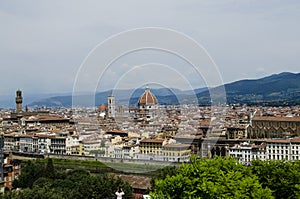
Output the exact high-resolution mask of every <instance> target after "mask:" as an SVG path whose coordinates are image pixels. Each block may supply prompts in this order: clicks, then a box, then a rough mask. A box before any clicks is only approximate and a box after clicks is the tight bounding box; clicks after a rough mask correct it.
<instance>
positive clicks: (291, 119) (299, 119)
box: [253, 116, 300, 122]
mask: <svg viewBox="0 0 300 199" xmlns="http://www.w3.org/2000/svg"><path fill="white" fill-rule="evenodd" d="M253 121H284V122H300V117H298V116H297V117H268V116H262V117H254V118H253Z"/></svg>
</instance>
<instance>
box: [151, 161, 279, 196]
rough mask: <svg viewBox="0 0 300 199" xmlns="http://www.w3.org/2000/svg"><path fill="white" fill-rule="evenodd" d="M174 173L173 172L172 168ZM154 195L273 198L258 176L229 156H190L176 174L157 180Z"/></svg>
mask: <svg viewBox="0 0 300 199" xmlns="http://www.w3.org/2000/svg"><path fill="white" fill-rule="evenodd" d="M172 172H173V171H172ZM150 195H151V196H152V197H153V198H273V196H272V191H271V190H270V189H269V188H268V187H263V186H262V185H261V183H260V182H259V179H258V177H257V176H255V175H254V174H252V173H251V170H250V169H249V168H247V167H245V166H243V165H242V164H239V163H238V162H237V161H236V160H234V159H232V158H228V159H224V158H216V159H213V160H209V159H201V160H197V159H196V158H193V159H192V161H191V164H184V165H182V166H181V167H180V168H178V171H177V173H175V174H174V172H173V174H172V175H166V177H165V178H164V179H156V180H155V183H154V187H153V191H152V192H151V193H150Z"/></svg>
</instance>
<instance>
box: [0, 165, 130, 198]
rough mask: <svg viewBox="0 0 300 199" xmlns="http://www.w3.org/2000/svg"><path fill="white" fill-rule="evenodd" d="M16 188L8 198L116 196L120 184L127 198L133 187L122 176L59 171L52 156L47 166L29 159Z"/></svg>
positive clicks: (84, 171)
mask: <svg viewBox="0 0 300 199" xmlns="http://www.w3.org/2000/svg"><path fill="white" fill-rule="evenodd" d="M13 187H14V189H16V188H20V191H8V192H6V193H5V194H4V195H3V196H2V197H4V198H39V199H43V198H45V199H46V198H47V199H48V198H49V199H51V198H66V199H68V198H72V199H74V198H114V197H115V192H116V190H117V188H118V187H122V189H123V190H124V192H125V193H126V196H127V197H130V196H132V188H131V186H130V185H129V184H128V183H125V182H123V181H122V180H121V179H120V178H115V177H113V176H109V175H104V174H103V175H102V174H96V175H91V174H90V173H89V172H88V171H86V170H83V169H74V170H69V171H57V170H55V168H54V167H53V163H52V160H51V159H49V160H48V163H47V165H46V166H44V164H41V163H37V162H31V161H29V162H27V163H26V165H25V166H24V169H23V170H22V173H21V175H20V176H19V178H18V179H17V180H15V181H14V182H13Z"/></svg>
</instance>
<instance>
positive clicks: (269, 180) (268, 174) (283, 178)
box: [251, 160, 300, 198]
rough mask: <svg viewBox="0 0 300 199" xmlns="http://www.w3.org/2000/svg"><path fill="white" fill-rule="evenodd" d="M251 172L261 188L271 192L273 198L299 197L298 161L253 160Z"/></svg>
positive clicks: (299, 172) (299, 167) (299, 175)
mask: <svg viewBox="0 0 300 199" xmlns="http://www.w3.org/2000/svg"><path fill="white" fill-rule="evenodd" d="M251 164H252V172H253V174H255V175H256V176H257V177H258V179H259V181H260V183H261V184H262V186H263V187H268V188H270V189H271V190H272V191H273V196H275V198H299V196H300V161H295V162H287V161H285V160H269V161H261V160H254V161H252V162H251Z"/></svg>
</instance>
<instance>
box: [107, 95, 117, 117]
mask: <svg viewBox="0 0 300 199" xmlns="http://www.w3.org/2000/svg"><path fill="white" fill-rule="evenodd" d="M115 109H116V108H115V97H114V96H113V95H112V94H109V95H108V97H107V113H108V115H107V116H108V118H115V116H116V114H115Z"/></svg>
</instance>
